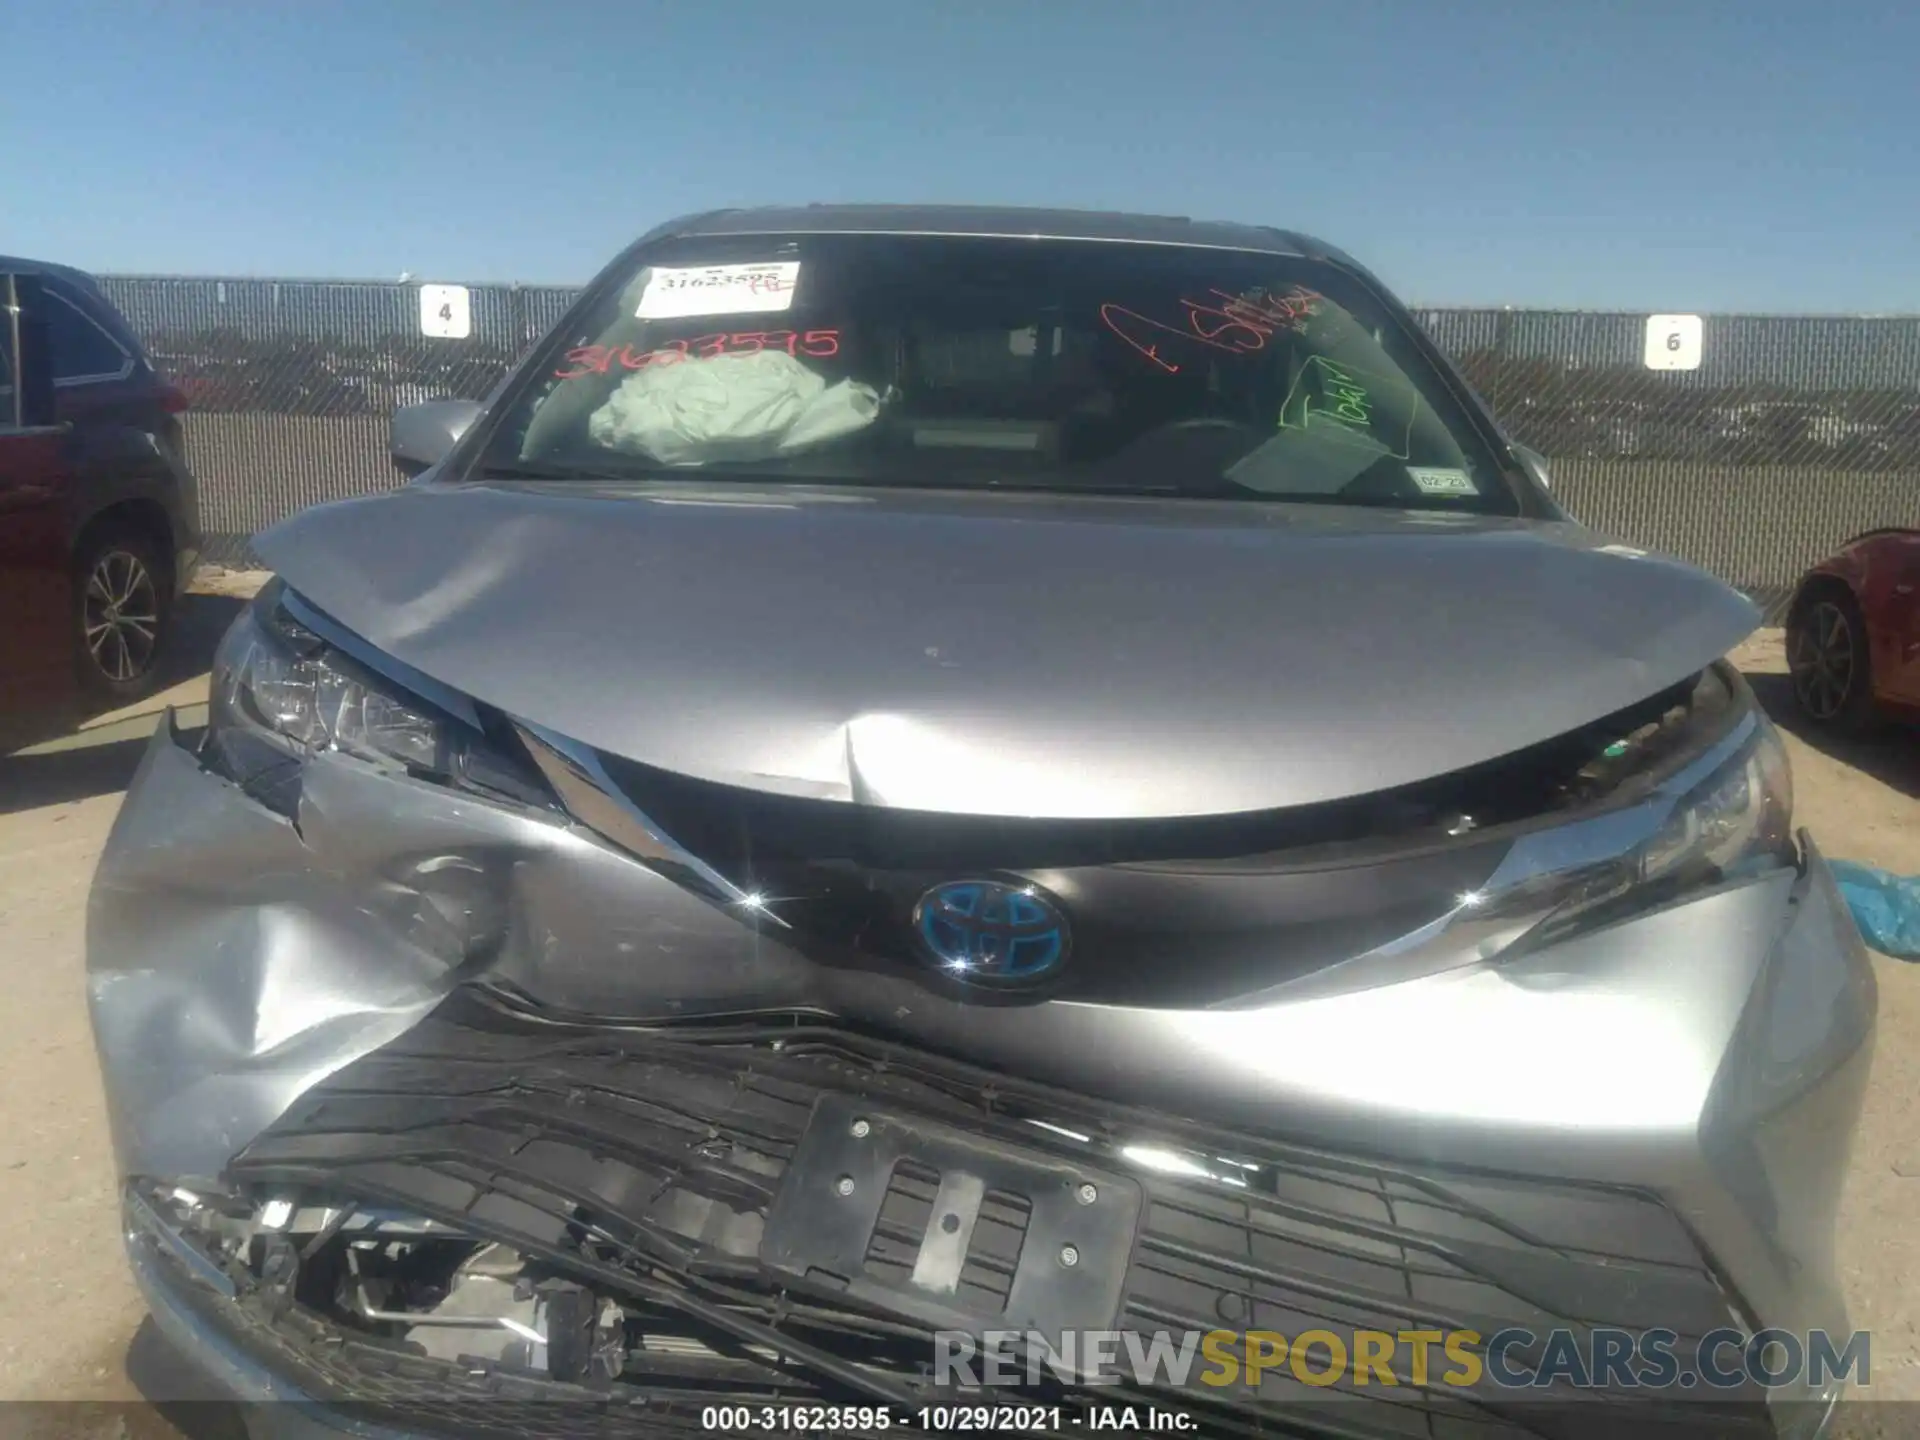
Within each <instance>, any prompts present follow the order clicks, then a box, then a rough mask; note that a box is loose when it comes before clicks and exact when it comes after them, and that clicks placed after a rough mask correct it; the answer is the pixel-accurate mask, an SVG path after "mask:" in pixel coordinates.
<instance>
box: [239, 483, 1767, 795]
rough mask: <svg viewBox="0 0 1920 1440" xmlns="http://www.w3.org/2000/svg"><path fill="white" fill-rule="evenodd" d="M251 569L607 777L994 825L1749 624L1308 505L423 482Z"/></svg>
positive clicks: (1540, 708)
mask: <svg viewBox="0 0 1920 1440" xmlns="http://www.w3.org/2000/svg"><path fill="white" fill-rule="evenodd" d="M255 548H256V549H257V550H258V551H259V553H260V555H261V556H262V558H263V559H265V560H266V562H267V563H268V564H269V565H271V566H272V567H273V568H274V569H275V570H276V571H278V572H279V573H280V574H281V575H282V576H283V577H284V578H285V579H286V581H287V583H288V584H289V585H291V586H292V587H293V588H294V589H295V590H297V591H299V592H300V593H301V594H302V595H304V596H305V597H306V598H307V599H308V600H310V601H311V602H312V603H313V604H315V605H317V606H318V607H320V608H321V609H322V610H324V611H326V612H327V613H328V614H330V615H331V616H332V617H333V618H335V619H336V620H338V621H339V622H340V623H341V624H343V625H346V626H347V627H349V628H350V629H352V630H354V631H355V632H357V633H358V634H360V635H362V636H364V637H365V638H366V639H367V640H369V641H370V642H372V643H373V644H374V645H376V646H378V647H380V648H381V649H382V650H384V651H387V652H388V653H390V654H392V655H394V656H396V657H397V658H398V659H400V660H402V661H404V662H406V663H407V664H409V665H411V666H414V667H415V668H416V669H419V670H421V671H424V672H426V673H427V674H429V675H431V676H433V677H435V678H436V679H438V680H440V681H442V682H443V683H445V684H448V685H451V686H453V687H455V688H456V689H459V690H462V691H465V692H466V693H468V694H470V695H472V696H474V697H476V698H477V699H479V700H482V701H484V702H486V703H488V704H490V705H494V706H497V707H499V708H500V709H502V710H504V711H506V712H508V713H509V714H512V715H514V716H517V717H519V718H522V719H525V720H531V721H534V722H536V723H538V724H540V725H543V726H545V727H547V728H549V729H551V730H555V731H558V732H560V733H562V734H565V735H569V736H571V737H573V738H575V739H577V740H581V741H585V742H586V743H588V744H591V745H594V746H597V747H600V748H601V749H604V750H609V751H613V752H616V753H618V754H621V755H624V756H627V757H628V758H630V759H633V760H637V761H641V762H643V763H646V764H649V765H654V766H659V767H662V768H665V769H669V770H674V771H679V772H681V773H683V774H687V775H692V776H696V777H699V778H702V779H706V780H714V781H719V782H722V783H726V784H732V785H741V786H750V787H753V788H756V789H761V790H767V791H776V792H780V793H784V794H790V795H805V796H815V797H820V798H826V799H835V800H846V801H858V802H861V803H865V804H871V805H882V806H891V807H898V808H903V809H914V810H934V811H955V812H967V813H974V814H994V815H1020V816H1045V817H1056V818H1069V817H1082V818H1094V817H1110V818H1111V817H1143V818H1144V817H1159V816H1182V815H1208V814H1225V813H1231V812H1236V811H1247V810H1263V809H1271V808H1277V807H1281V806H1290V805H1301V804H1308V803H1312V802H1316V801H1323V800H1329V799H1336V798H1340V797H1345V796H1351V795H1355V794H1360V793H1364V792H1368V791H1373V790H1380V789H1385V788H1388V787H1391V786H1395V785H1400V784H1404V783H1407V782H1409V781H1414V780H1419V779H1424V778H1426V777H1429V776H1432V775H1436V774H1441V773H1444V772H1446V771H1450V770H1455V769H1459V768H1462V767H1464V766H1467V765H1471V764H1474V763H1477V762H1479V761H1483V760H1488V759H1492V758H1494V757H1496V756H1499V755H1502V754H1506V753H1508V752H1511V751H1514V750H1517V749H1520V748H1522V747H1523V746H1526V745H1528V744H1530V743H1532V742H1535V741H1538V740H1542V739H1546V738H1548V737H1551V736H1553V735H1556V734H1559V733H1562V732H1564V731H1567V730H1571V729H1573V728H1575V727H1576V726H1579V725H1581V724H1583V723H1586V722H1587V721H1590V720H1593V719H1595V718H1596V717H1598V716H1600V715H1604V714H1606V713H1608V712H1609V711H1612V710H1616V709H1619V708H1621V707H1624V706H1626V705H1628V704H1631V703H1633V702H1634V701H1637V700H1640V699H1643V698H1645V697H1646V696H1648V695H1650V694H1652V693H1653V692H1654V691H1656V690H1658V689H1661V688H1662V687H1664V686H1666V685H1668V684H1671V683H1673V682H1675V681H1677V680H1680V679H1683V678H1684V677H1685V676H1687V675H1688V674H1690V673H1692V672H1693V671H1695V670H1698V669H1699V668H1700V667H1702V666H1703V665H1706V664H1708V663H1710V662H1711V661H1713V660H1715V659H1717V658H1718V657H1719V656H1721V655H1723V654H1724V653H1725V652H1726V651H1727V650H1728V649H1730V648H1731V647H1732V646H1734V645H1735V644H1737V643H1738V642H1739V641H1740V640H1741V639H1743V638H1744V637H1745V636H1746V635H1747V634H1748V633H1750V632H1751V631H1752V630H1753V628H1754V627H1755V626H1756V625H1757V624H1758V623H1759V615H1758V612H1757V611H1756V610H1755V609H1754V607H1753V606H1752V605H1751V604H1750V603H1749V602H1748V601H1747V600H1745V599H1744V598H1743V597H1741V596H1740V595H1739V594H1737V593H1736V592H1735V591H1733V590H1731V589H1729V588H1728V587H1727V586H1725V585H1723V584H1721V583H1720V582H1718V581H1716V580H1714V579H1712V578H1711V577H1709V576H1707V575H1705V574H1703V573H1701V572H1700V571H1698V570H1696V569H1693V568H1692V567H1690V566H1687V565H1683V564H1680V563H1679V562H1677V561H1672V560H1667V559H1663V558H1660V557H1655V556H1646V555H1643V554H1642V553H1641V552H1638V551H1633V550H1629V549H1626V548H1625V547H1619V546H1607V545H1606V542H1605V541H1604V540H1603V539H1601V538H1600V537H1597V536H1595V535H1593V534H1592V533H1591V532H1589V531H1586V530H1584V529H1582V528H1581V527H1579V526H1576V525H1570V524H1561V523H1544V522H1530V521H1511V520H1477V519H1465V518H1456V517H1452V516H1440V515H1409V514H1404V513H1398V512H1384V511H1381V512H1373V511H1360V510H1342V509H1336V508H1333V507H1328V506H1312V505H1267V504H1259V503H1236V502H1198V501H1163V500H1158V499H1138V500H1136V499H1131V498H1128V499H1092V498H1066V497H1060V496H1036V495H1018V494H1008V493H998V494H976V495H955V494H953V493H950V492H941V493H935V492H912V491H878V490H867V491H862V490H852V489H834V490H814V489H808V490H800V489H795V488H791V487H784V486H783V487H774V488H767V487H756V488H751V489H750V488H747V487H745V486H743V485H742V484H740V483H738V482H733V483H727V482H718V483H709V484H705V485H679V484H676V485H672V486H667V485H659V484H655V485H634V486H624V487H613V486H586V485H557V484H546V485H524V486H514V485H488V486H443V485H435V484H418V485H413V486H409V487H406V488H405V489H402V490H398V491H395V492H392V493H390V494H385V495H379V496H373V497H369V498H366V499H361V500H353V501H347V502H343V503H340V504H334V505H326V506H321V507H318V508H315V509H312V510H308V511H306V512H304V513H303V514H301V515H298V516H295V517H294V518H293V519H291V520H289V521H286V522H284V523H283V524H280V525H278V526H275V527H274V528H272V529H270V530H268V531H266V532H265V533H264V534H262V535H261V536H260V537H259V538H258V539H257V540H256V542H255Z"/></svg>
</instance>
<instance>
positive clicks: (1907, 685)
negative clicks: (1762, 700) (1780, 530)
mask: <svg viewBox="0 0 1920 1440" xmlns="http://www.w3.org/2000/svg"><path fill="white" fill-rule="evenodd" d="M1787 669H1788V671H1789V672H1790V673H1791V675H1792V677H1793V697H1794V700H1795V701H1796V703H1797V704H1798V705H1799V707H1800V711H1801V713H1802V714H1804V715H1805V716H1806V717H1807V718H1808V719H1809V720H1811V721H1813V722H1814V723H1815V724H1818V725H1822V726H1825V727H1827V728H1829V729H1834V730H1855V731H1857V730H1861V729H1865V728H1867V727H1868V726H1870V725H1872V724H1873V723H1874V722H1875V721H1877V720H1880V719H1886V718H1891V719H1901V720H1920V530H1913V529H1888V530H1870V531H1868V532H1867V533H1866V534H1864V535H1857V536H1855V537H1854V538H1853V539H1852V540H1849V541H1848V542H1847V543H1846V544H1845V545H1844V546H1842V547H1841V549H1840V551H1839V553H1838V554H1836V555H1834V556H1833V557H1832V558H1831V559H1828V560H1824V561H1822V562H1821V563H1820V564H1818V565H1816V566H1814V568H1813V569H1812V570H1810V571H1808V572H1807V575H1806V577H1805V578H1804V579H1803V580H1801V582H1800V586H1799V589H1798V590H1796V591H1795V592H1794V597H1793V603H1792V605H1791V606H1790V607H1789V608H1788V610H1787Z"/></svg>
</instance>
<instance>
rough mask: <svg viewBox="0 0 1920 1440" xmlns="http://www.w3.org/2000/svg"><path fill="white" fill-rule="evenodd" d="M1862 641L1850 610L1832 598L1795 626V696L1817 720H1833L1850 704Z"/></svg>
mask: <svg viewBox="0 0 1920 1440" xmlns="http://www.w3.org/2000/svg"><path fill="white" fill-rule="evenodd" d="M1859 668H1860V666H1859V655H1858V641H1857V639H1856V637H1855V635H1854V633H1853V626H1852V624H1851V623H1849V621H1848V620H1847V617H1846V614H1845V613H1844V612H1843V611H1842V610H1841V609H1840V607H1839V606H1838V605H1836V604H1834V602H1833V601H1831V600H1821V601H1819V602H1817V603H1816V604H1814V605H1813V606H1812V607H1811V608H1809V609H1808V611H1807V614H1806V618H1805V619H1804V620H1802V621H1801V622H1800V624H1799V625H1798V626H1796V627H1795V628H1794V632H1793V643H1792V645H1791V646H1790V647H1789V650H1788V653H1787V669H1788V670H1789V671H1790V672H1791V673H1792V675H1793V694H1794V698H1795V699H1796V700H1798V701H1799V702H1800V706H1801V708H1802V709H1804V710H1805V711H1806V712H1807V714H1809V715H1811V716H1812V717H1813V718H1814V719H1816V720H1832V719H1835V718H1836V717H1838V716H1839V714H1840V713H1841V711H1842V710H1844V709H1845V708H1846V705H1847V701H1848V700H1849V699H1850V698H1851V697H1852V695H1853V686H1854V679H1855V676H1856V675H1857V674H1858V672H1859Z"/></svg>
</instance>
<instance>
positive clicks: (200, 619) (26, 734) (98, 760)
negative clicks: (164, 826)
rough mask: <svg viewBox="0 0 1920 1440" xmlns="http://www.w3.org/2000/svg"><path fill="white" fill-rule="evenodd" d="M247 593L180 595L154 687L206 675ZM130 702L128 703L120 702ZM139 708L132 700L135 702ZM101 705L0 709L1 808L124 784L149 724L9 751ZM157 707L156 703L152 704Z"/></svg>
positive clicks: (57, 735) (74, 724) (57, 734)
mask: <svg viewBox="0 0 1920 1440" xmlns="http://www.w3.org/2000/svg"><path fill="white" fill-rule="evenodd" d="M246 603H247V602H246V601H245V600H244V599H242V598H240V597H238V596H233V595H188V596H186V597H185V598H183V599H182V600H181V601H180V608H179V611H178V620H177V626H176V628H175V630H174V633H173V640H172V643H171V644H170V646H169V647H168V651H167V654H166V656H165V657H164V658H163V660H162V661H161V665H160V669H159V672H158V674H157V676H156V678H155V684H154V687H153V693H155V694H159V693H161V692H163V691H166V690H169V689H171V688H173V687H174V686H176V685H179V684H180V683H182V682H183V681H187V680H192V679H194V678H195V677H197V676H200V675H204V674H206V673H207V671H208V669H209V668H210V667H211V666H212V664H213V652H214V651H215V649H217V648H218V647H219V644H220V637H221V636H223V635H225V634H226V633H227V628H228V627H229V626H230V625H232V624H233V621H234V618H235V617H236V616H238V615H239V613H240V611H241V610H242V608H244V607H245V605H246ZM118 708H128V707H118ZM134 708H138V707H134ZM109 713H111V710H110V708H109V707H107V706H95V707H93V708H91V709H81V708H77V707H74V706H71V705H69V706H66V707H60V708H47V709H43V710H38V711H35V712H33V713H30V714H24V715H21V714H15V715H7V716H4V717H0V814H7V813H10V812H12V811H16V810H30V809H34V808H36V807H38V806H41V805H58V804H64V803H66V802H68V801H73V800H84V799H87V798H89V797H91V796H94V795H105V794H109V793H111V792H113V791H115V790H122V789H125V788H126V785H127V782H128V781H129V780H131V779H132V778H133V773H134V771H135V770H136V769H138V768H139V765H140V756H141V755H142V754H143V753H144V752H145V750H146V747H147V737H148V736H149V735H150V734H151V733H152V731H151V727H145V728H141V727H139V726H135V727H134V728H137V729H141V733H140V734H138V735H137V736H133V737H131V738H120V737H119V736H118V734H117V733H116V734H115V735H113V736H111V737H102V741H101V743H99V744H94V745H84V744H83V745H76V746H75V747H73V748H71V749H62V750H58V751H54V752H52V753H49V754H42V755H18V754H14V753H11V752H14V751H17V750H23V749H26V748H27V747H29V746H33V745H39V744H41V743H43V742H45V741H49V740H58V739H62V738H64V737H67V736H71V735H74V734H76V732H78V731H79V730H80V729H81V727H82V726H84V725H86V724H87V723H88V722H89V721H91V720H95V719H97V718H98V717H99V716H101V715H105V714H109ZM155 713H156V715H157V709H156V712H155Z"/></svg>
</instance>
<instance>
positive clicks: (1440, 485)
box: [1407, 465, 1480, 495]
mask: <svg viewBox="0 0 1920 1440" xmlns="http://www.w3.org/2000/svg"><path fill="white" fill-rule="evenodd" d="M1407 474H1408V475H1409V476H1410V477H1412V480H1413V483H1414V486H1415V487H1416V488H1417V489H1418V490H1419V491H1420V493H1421V494H1422V495H1478V494H1479V493H1480V492H1479V490H1477V489H1476V488H1475V487H1474V483H1473V477H1472V476H1471V475H1469V474H1467V472H1466V471H1464V470H1448V469H1445V468H1444V467H1441V466H1438V465H1409V466H1408V467H1407Z"/></svg>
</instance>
